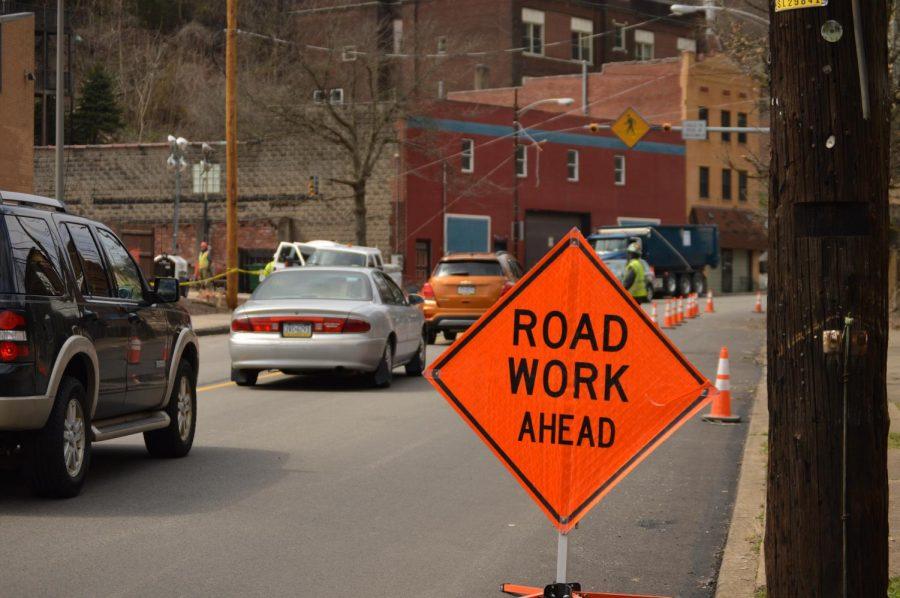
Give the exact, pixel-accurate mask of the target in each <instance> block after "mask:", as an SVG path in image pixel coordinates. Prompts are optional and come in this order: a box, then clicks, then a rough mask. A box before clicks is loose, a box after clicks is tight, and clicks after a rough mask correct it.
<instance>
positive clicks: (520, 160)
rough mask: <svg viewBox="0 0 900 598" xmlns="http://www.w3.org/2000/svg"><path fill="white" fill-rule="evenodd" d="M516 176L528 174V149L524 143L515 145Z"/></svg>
mask: <svg viewBox="0 0 900 598" xmlns="http://www.w3.org/2000/svg"><path fill="white" fill-rule="evenodd" d="M516 176H517V177H527V176H528V151H527V147H526V146H524V145H517V146H516Z"/></svg>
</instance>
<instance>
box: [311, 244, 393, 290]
mask: <svg viewBox="0 0 900 598" xmlns="http://www.w3.org/2000/svg"><path fill="white" fill-rule="evenodd" d="M306 263H307V265H309V266H359V267H364V268H378V269H379V270H381V271H383V272H384V273H386V274H387V275H388V276H390V277H391V278H392V279H393V280H394V282H395V283H397V286H399V287H402V286H403V269H402V268H401V267H400V266H397V265H394V264H386V263H385V262H384V258H383V257H382V256H381V250H380V249H378V248H377V247H362V246H360V245H339V244H337V243H334V244H332V245H328V246H320V247H318V248H317V249H316V251H315V252H314V253H313V254H312V256H311V257H310V258H309V259H307V260H306Z"/></svg>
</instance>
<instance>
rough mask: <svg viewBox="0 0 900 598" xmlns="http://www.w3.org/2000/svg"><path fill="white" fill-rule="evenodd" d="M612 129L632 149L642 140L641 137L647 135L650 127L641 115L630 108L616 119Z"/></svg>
mask: <svg viewBox="0 0 900 598" xmlns="http://www.w3.org/2000/svg"><path fill="white" fill-rule="evenodd" d="M610 128H611V129H612V132H613V133H615V134H616V136H617V137H618V138H619V139H621V140H622V143H624V144H625V145H627V146H628V147H629V148H632V147H634V146H635V144H636V143H637V142H638V141H640V140H641V137H643V136H644V135H646V134H647V131H649V130H650V125H649V124H648V123H647V121H645V120H644V119H643V118H641V115H640V114H638V113H637V112H635V110H634V108H629V109H628V110H626V111H625V112H623V113H622V116H620V117H619V118H617V119H616V122H614V123H613V124H612V126H611V127H610Z"/></svg>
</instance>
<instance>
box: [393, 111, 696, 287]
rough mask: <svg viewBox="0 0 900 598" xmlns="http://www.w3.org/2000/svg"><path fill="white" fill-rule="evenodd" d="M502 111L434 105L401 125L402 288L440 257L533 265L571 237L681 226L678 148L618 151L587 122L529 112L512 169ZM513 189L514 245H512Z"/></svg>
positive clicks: (653, 142) (659, 137)
mask: <svg viewBox="0 0 900 598" xmlns="http://www.w3.org/2000/svg"><path fill="white" fill-rule="evenodd" d="M512 119H513V114H512V110H511V109H509V108H506V107H501V106H486V105H477V104H469V103H463V102H450V101H448V102H443V103H441V104H439V105H438V106H437V107H436V108H435V109H434V110H433V111H432V112H431V113H430V114H428V115H427V116H426V117H417V118H410V119H408V120H407V126H406V129H405V135H404V140H403V142H402V148H403V149H402V151H401V152H400V157H401V159H400V164H399V168H400V169H401V172H402V173H403V176H402V177H401V179H400V189H399V202H398V204H399V205H400V206H402V207H401V213H400V215H399V217H400V221H399V223H400V225H401V230H400V232H399V234H398V235H397V238H398V240H400V241H401V246H400V247H399V250H400V252H401V253H403V254H404V255H405V258H406V259H405V272H404V277H405V279H406V280H410V281H416V282H418V281H421V280H423V279H424V278H427V276H428V274H429V273H430V272H431V269H432V268H433V267H434V264H435V263H436V261H437V260H438V259H440V257H441V256H442V255H443V254H444V253H445V252H452V251H469V250H471V251H496V250H504V249H505V250H510V251H515V252H516V253H517V254H518V255H519V257H520V258H521V260H522V261H523V263H524V264H525V265H526V266H530V265H532V264H534V263H535V262H536V261H537V260H538V259H540V258H541V257H542V256H543V255H544V253H546V251H547V250H548V249H549V248H550V247H551V246H552V245H553V244H554V243H555V242H556V241H557V240H558V239H559V238H560V237H561V236H562V235H563V234H565V233H566V232H567V231H568V230H570V229H571V228H572V227H573V226H574V227H578V228H580V229H581V230H582V231H583V232H585V233H589V232H590V231H591V230H593V229H595V228H596V227H597V226H600V225H605V224H616V223H617V222H618V221H619V220H620V219H629V220H636V219H653V220H658V221H661V222H663V223H679V222H684V214H685V194H684V188H685V187H684V176H685V175H684V173H685V168H684V143H683V142H682V140H681V138H680V135H678V134H677V133H671V132H668V133H667V132H663V131H652V132H650V133H649V134H648V135H647V136H646V137H645V138H644V139H643V140H642V141H641V142H639V143H638V144H637V145H636V146H635V147H634V148H632V149H627V148H626V147H625V145H624V144H622V143H621V142H620V141H619V140H618V139H617V138H616V137H614V136H613V135H612V134H611V133H610V132H609V131H600V132H598V133H592V132H590V131H589V130H588V129H587V128H586V125H587V124H589V122H590V121H589V119H586V118H584V117H580V116H572V115H563V114H554V113H548V112H541V111H538V110H533V111H529V112H528V113H527V114H525V115H524V116H523V118H522V126H523V127H525V128H526V129H527V133H528V137H522V138H521V144H522V145H523V148H524V149H520V151H519V155H518V157H517V159H514V158H513V154H514V151H515V149H514V147H515V146H514V141H513V138H512V131H513V128H512V124H511V123H512ZM516 187H518V195H519V215H518V220H519V221H520V222H521V224H520V227H521V230H522V232H523V233H524V242H522V243H521V244H520V246H519V247H518V248H515V247H513V246H512V243H511V240H510V237H511V233H512V227H513V221H514V220H515V216H514V196H515V192H516Z"/></svg>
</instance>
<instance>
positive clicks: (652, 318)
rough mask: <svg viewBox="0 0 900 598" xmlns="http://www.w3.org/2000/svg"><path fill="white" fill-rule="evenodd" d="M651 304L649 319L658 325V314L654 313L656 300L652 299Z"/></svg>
mask: <svg viewBox="0 0 900 598" xmlns="http://www.w3.org/2000/svg"><path fill="white" fill-rule="evenodd" d="M651 305H652V306H653V307H652V308H651V309H650V319H651V320H653V323H654V324H656V325H657V326H659V314H658V313H656V301H654V302H653V303H651Z"/></svg>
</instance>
